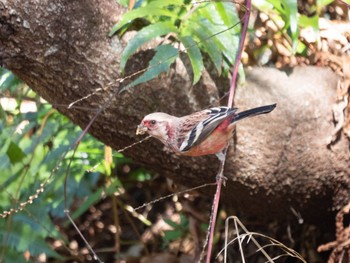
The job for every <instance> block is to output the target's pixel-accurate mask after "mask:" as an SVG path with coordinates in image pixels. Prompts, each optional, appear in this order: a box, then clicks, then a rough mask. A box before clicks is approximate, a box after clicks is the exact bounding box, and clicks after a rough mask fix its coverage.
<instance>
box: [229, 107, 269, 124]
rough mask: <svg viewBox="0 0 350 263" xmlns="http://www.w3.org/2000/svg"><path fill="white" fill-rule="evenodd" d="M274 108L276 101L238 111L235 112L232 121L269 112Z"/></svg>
mask: <svg viewBox="0 0 350 263" xmlns="http://www.w3.org/2000/svg"><path fill="white" fill-rule="evenodd" d="M274 108H276V103H275V104H271V105H266V106H261V107H257V108H254V109H250V110H246V111H242V112H239V113H237V115H236V116H235V118H234V119H233V120H232V123H235V122H237V121H240V120H242V119H244V118H247V117H253V116H256V115H260V114H266V113H269V112H271V111H273V109H274Z"/></svg>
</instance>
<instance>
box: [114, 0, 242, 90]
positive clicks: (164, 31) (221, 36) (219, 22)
mask: <svg viewBox="0 0 350 263" xmlns="http://www.w3.org/2000/svg"><path fill="white" fill-rule="evenodd" d="M238 21H239V17H238V15H237V13H236V9H235V6H234V5H233V4H232V3H230V2H220V1H215V2H205V3H199V4H191V3H190V2H189V1H183V0H175V1H174V0H172V1H170V0H145V1H141V5H140V6H137V7H136V8H135V9H133V10H131V11H129V12H127V13H125V14H124V16H123V18H122V20H121V21H120V22H119V23H117V24H116V25H115V26H114V27H113V29H112V31H111V33H110V35H113V34H115V33H116V32H119V34H120V35H122V34H123V33H125V31H126V30H128V29H129V28H132V26H133V25H134V24H136V22H141V23H142V29H141V30H139V31H138V32H137V34H136V35H135V37H134V38H133V39H132V40H131V41H129V42H128V44H127V46H126V47H125V49H124V51H123V54H122V59H121V63H120V69H121V71H124V69H125V65H126V62H127V60H128V59H129V58H130V56H131V55H132V54H134V53H135V52H136V50H138V49H139V48H140V47H141V46H142V45H143V44H145V43H146V42H148V41H150V40H152V39H156V38H157V37H159V36H165V40H164V41H163V42H162V43H160V44H159V47H158V48H157V53H156V55H155V57H154V58H153V60H152V61H151V63H150V65H149V68H148V71H147V72H146V73H145V74H147V77H145V76H144V77H140V78H138V79H137V80H135V81H134V82H132V83H131V84H129V85H128V86H127V87H125V88H124V89H126V88H130V87H133V86H135V85H137V84H140V83H142V82H145V81H148V80H150V79H152V78H155V77H156V76H158V75H159V74H160V73H161V72H165V71H168V70H169V68H170V65H171V64H172V62H173V61H174V60H175V59H176V58H177V57H178V56H179V52H173V49H174V48H175V47H177V49H180V50H181V51H186V54H187V55H188V57H189V59H190V61H191V65H192V70H193V84H195V83H197V82H198V80H199V79H200V76H201V72H202V70H203V69H204V63H203V53H206V54H208V56H209V58H210V59H211V61H212V62H213V64H214V65H215V67H216V69H217V71H218V72H219V73H221V72H222V69H224V73H227V72H228V70H229V69H230V67H231V65H232V64H233V63H234V59H235V52H236V48H237V46H238V41H239V32H240V27H239V26H237V25H238V24H239V23H238ZM138 24H139V23H138ZM176 43H178V44H177V45H176ZM169 45H172V46H173V49H170V47H169ZM161 46H167V47H166V48H160V47H161ZM183 47H184V48H183ZM170 50H171V52H170ZM159 58H161V60H160V59H159ZM159 64H162V66H161V68H162V69H161V70H160V68H159V67H158V65H159ZM155 67H156V68H157V67H158V69H156V70H154V69H153V68H155Z"/></svg>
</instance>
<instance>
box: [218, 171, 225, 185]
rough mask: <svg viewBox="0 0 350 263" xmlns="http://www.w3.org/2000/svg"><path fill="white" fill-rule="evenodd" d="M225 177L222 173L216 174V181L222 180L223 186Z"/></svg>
mask: <svg viewBox="0 0 350 263" xmlns="http://www.w3.org/2000/svg"><path fill="white" fill-rule="evenodd" d="M226 181H227V177H226V176H224V175H223V174H222V173H219V174H218V175H216V183H219V182H222V184H223V186H226Z"/></svg>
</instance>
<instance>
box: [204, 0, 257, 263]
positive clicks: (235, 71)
mask: <svg viewBox="0 0 350 263" xmlns="http://www.w3.org/2000/svg"><path fill="white" fill-rule="evenodd" d="M250 8H251V0H247V1H246V12H245V14H244V19H243V28H242V35H241V39H240V41H239V48H238V52H237V55H236V62H235V65H234V68H233V73H232V81H231V87H230V93H229V99H228V103H227V106H228V107H232V106H233V97H234V93H235V85H236V79H237V74H238V67H239V64H240V61H241V56H242V52H243V47H244V41H245V38H246V34H247V28H248V23H249V17H250ZM226 152H227V148H226V149H225V150H224V160H223V161H222V165H223V164H224V162H225V160H226ZM222 168H223V167H222ZM221 172H223V169H222V171H221ZM221 175H222V174H221ZM223 178H224V177H223V176H219V177H218V178H217V186H216V187H217V189H216V193H215V196H214V203H213V211H212V215H211V219H210V221H211V224H210V225H211V226H210V235H209V243H208V253H207V259H206V262H207V263H209V262H210V257H211V251H212V246H213V244H212V242H213V238H214V228H215V223H216V215H217V210H218V207H219V202H220V194H221V185H222V183H223Z"/></svg>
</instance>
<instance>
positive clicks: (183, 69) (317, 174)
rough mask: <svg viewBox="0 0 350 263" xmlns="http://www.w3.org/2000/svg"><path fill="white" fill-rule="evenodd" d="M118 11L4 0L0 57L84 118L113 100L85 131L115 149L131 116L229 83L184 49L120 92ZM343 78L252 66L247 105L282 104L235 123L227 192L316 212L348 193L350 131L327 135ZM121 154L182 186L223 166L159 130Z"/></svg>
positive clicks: (178, 108) (282, 212)
mask: <svg viewBox="0 0 350 263" xmlns="http://www.w3.org/2000/svg"><path fill="white" fill-rule="evenodd" d="M122 12H123V10H122V8H120V6H118V5H117V4H116V3H115V1H114V0H101V1H92V0H85V1H82V0H78V1H70V0H57V1H54V2H53V1H48V0H43V1H40V2H37V1H15V0H8V1H5V0H2V1H1V2H0V21H1V24H0V41H1V45H0V61H1V64H2V65H4V66H5V67H7V68H8V69H10V70H12V71H13V72H14V73H15V74H16V75H17V76H18V77H19V78H21V79H22V80H23V81H25V82H26V83H28V84H29V85H30V87H31V88H32V89H33V90H35V91H36V92H38V93H39V94H40V95H41V96H42V97H43V98H44V99H46V100H47V101H49V102H50V103H52V104H53V105H54V106H55V107H56V108H57V109H58V110H59V111H61V112H62V113H63V114H65V115H67V116H68V117H69V118H70V119H71V120H72V121H73V122H75V123H77V124H78V125H80V126H81V127H82V128H84V127H86V125H87V124H88V123H89V121H90V120H91V118H92V117H93V116H94V114H95V113H94V110H95V109H98V108H99V107H101V106H102V105H107V104H108V107H106V108H105V109H104V110H103V111H102V112H101V114H100V115H99V116H98V118H97V119H96V121H95V122H94V123H93V125H92V127H91V129H90V133H91V134H93V135H94V136H95V137H96V138H98V139H99V140H101V141H103V142H104V143H106V144H108V145H110V146H112V147H113V148H114V149H120V148H123V147H125V146H127V145H129V144H131V143H133V142H135V141H137V140H139V139H140V138H139V137H136V135H135V128H136V125H137V124H138V123H139V121H140V120H141V119H142V116H144V115H145V114H148V113H150V112H153V111H164V112H167V113H170V114H176V115H179V116H180V115H185V114H189V113H191V112H193V111H195V110H198V109H202V108H205V107H207V106H208V105H209V104H212V103H213V102H214V101H215V100H216V99H217V98H218V97H219V96H220V95H221V93H222V90H223V89H225V88H226V87H228V85H227V84H226V83H225V81H219V78H216V77H211V74H208V73H203V78H202V80H201V82H200V83H199V84H197V85H196V86H194V87H193V86H192V85H191V79H190V76H191V72H190V70H189V67H188V66H187V63H186V62H182V61H180V60H178V61H177V62H176V65H175V66H174V67H173V68H172V70H171V72H170V73H169V74H163V75H162V76H161V77H159V78H158V79H156V80H153V81H150V82H148V83H146V84H143V85H140V86H138V87H136V88H134V89H133V90H132V91H130V92H127V93H123V94H121V95H117V93H116V91H117V90H118V89H119V88H120V87H121V86H122V85H124V83H119V82H118V78H119V77H120V75H119V73H118V61H119V58H120V54H121V51H122V48H123V46H124V43H123V41H122V40H119V39H118V38H117V37H114V38H109V37H108V33H109V31H110V29H111V27H112V25H113V24H114V23H115V22H116V21H117V20H118V17H120V15H121V14H122ZM151 53H152V52H151V51H145V52H141V53H139V54H137V55H136V56H134V57H133V58H132V60H131V61H130V62H129V63H128V66H127V72H126V74H129V73H131V72H134V71H135V70H137V69H142V68H144V67H146V66H147V61H148V60H149V58H150V55H151ZM336 85H337V78H336V76H335V75H334V74H333V73H332V72H330V70H327V69H319V68H312V67H307V68H296V69H293V70H292V71H291V72H289V75H288V74H287V73H285V72H281V71H278V70H275V69H271V68H265V69H253V70H248V72H247V83H246V84H245V86H244V87H240V88H239V89H238V91H237V94H236V100H235V104H236V105H238V106H239V107H240V108H241V109H247V108H249V107H254V106H259V105H263V104H268V103H273V102H277V105H278V106H277V109H276V110H275V111H274V112H272V113H271V114H269V115H266V116H261V117H257V118H254V119H250V120H247V121H245V122H242V123H240V125H239V126H238V128H237V133H236V136H235V142H234V146H233V147H231V149H230V152H229V159H228V161H227V164H226V169H225V175H226V176H227V177H228V178H229V180H228V182H227V186H226V187H225V188H223V197H222V201H223V202H225V203H227V204H230V205H231V206H233V207H235V209H236V210H237V211H241V212H242V213H244V214H246V215H258V216H259V218H273V217H274V218H280V219H282V220H286V219H287V218H289V219H291V220H296V217H295V215H294V214H293V213H292V211H291V209H294V210H295V211H298V212H300V214H301V216H302V217H303V218H304V219H306V220H310V221H313V222H316V223H317V222H318V223H322V221H323V219H324V217H325V216H327V215H329V212H330V211H332V210H335V209H339V208H340V207H341V206H342V205H344V204H345V203H346V202H347V200H348V199H349V193H350V182H349V178H348V174H349V172H350V168H349V143H348V141H347V140H346V139H344V138H342V137H341V138H340V139H339V141H338V142H337V143H336V144H335V145H333V146H332V147H327V139H328V138H329V136H330V135H331V134H332V129H333V127H334V124H333V122H332V105H333V103H334V100H335V98H334V95H333V94H334V93H335V89H336ZM217 87H220V88H217ZM97 89H102V91H99V92H97V93H96V94H94V95H92V96H90V97H89V98H87V99H85V100H82V101H81V102H79V103H77V104H76V105H75V106H79V107H82V108H78V107H73V108H71V109H68V108H67V105H69V104H70V103H72V102H74V101H76V100H78V99H80V98H82V97H85V96H87V95H89V94H92V93H93V92H94V91H95V90H97ZM126 154H127V155H128V156H130V157H132V158H133V159H134V160H135V162H138V163H141V164H143V165H145V166H146V167H148V168H149V169H151V170H153V171H155V172H158V173H159V174H162V175H165V176H168V177H170V178H172V179H174V181H175V182H177V183H179V184H182V185H186V186H195V185H199V184H202V183H207V182H213V181H214V180H215V174H216V171H217V167H218V165H217V161H216V158H215V157H214V156H209V157H203V158H189V157H178V156H175V155H174V154H172V153H170V152H167V151H164V147H163V146H162V145H161V143H159V142H158V141H156V140H148V141H147V142H145V143H142V144H139V145H137V146H135V147H133V148H131V149H129V150H128V151H127V152H126ZM210 191H212V192H213V191H214V188H213V189H211V190H210ZM206 192H208V190H207V191H206ZM210 194H211V192H210Z"/></svg>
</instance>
